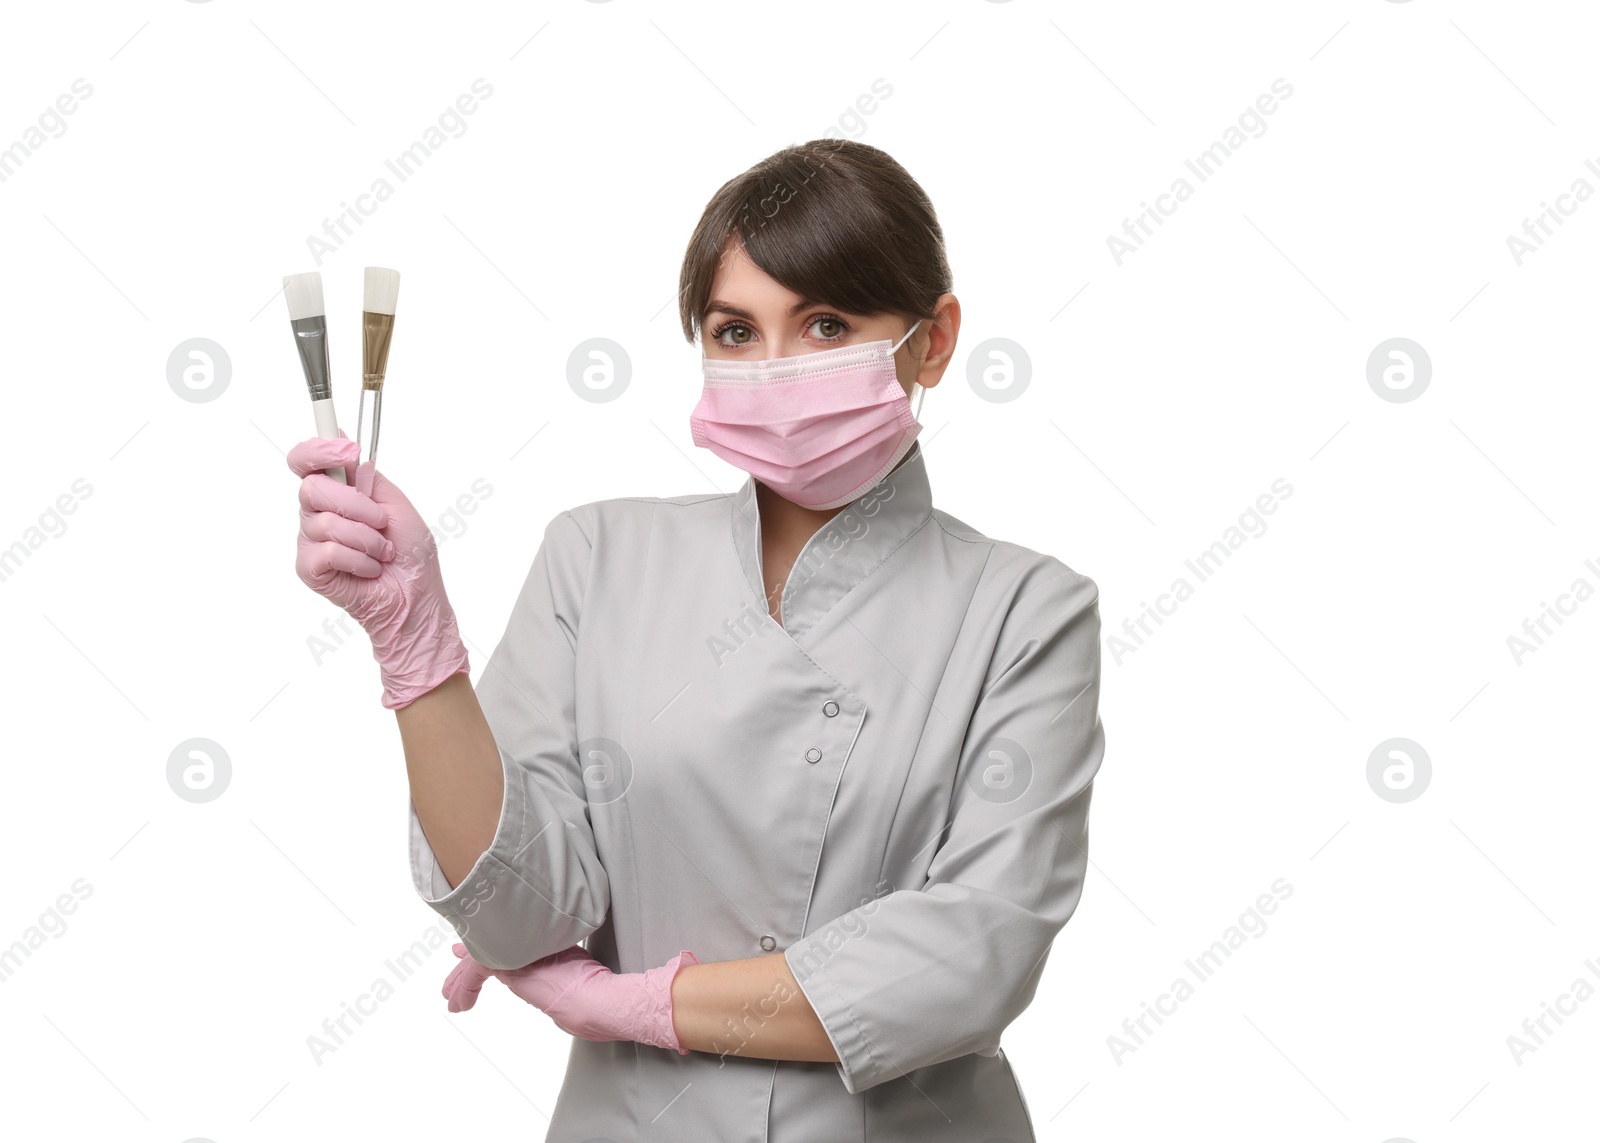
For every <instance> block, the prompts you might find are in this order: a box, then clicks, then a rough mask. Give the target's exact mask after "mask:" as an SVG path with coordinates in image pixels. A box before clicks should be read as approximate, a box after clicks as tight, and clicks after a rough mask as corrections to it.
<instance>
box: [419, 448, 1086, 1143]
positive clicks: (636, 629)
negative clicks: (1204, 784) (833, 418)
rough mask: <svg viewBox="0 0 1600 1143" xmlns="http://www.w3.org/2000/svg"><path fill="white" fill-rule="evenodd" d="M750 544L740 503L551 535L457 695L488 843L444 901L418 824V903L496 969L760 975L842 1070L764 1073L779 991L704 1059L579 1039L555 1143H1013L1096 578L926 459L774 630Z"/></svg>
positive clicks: (593, 517)
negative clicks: (673, 969)
mask: <svg viewBox="0 0 1600 1143" xmlns="http://www.w3.org/2000/svg"><path fill="white" fill-rule="evenodd" d="M760 548H761V530H760V524H759V520H758V513H757V503H756V496H755V482H754V479H753V478H751V479H747V480H746V481H745V483H744V485H743V486H742V487H741V488H740V489H739V491H738V492H736V493H733V494H731V495H727V494H713V495H701V496H677V497H623V498H619V499H613V500H603V501H598V502H594V503H589V504H583V505H580V506H578V507H575V508H572V509H570V510H568V511H565V512H562V513H561V514H559V515H558V516H556V517H555V518H554V519H553V520H551V521H550V522H549V524H548V525H547V526H546V528H545V531H544V538H543V542H542V544H541V546H540V548H539V550H538V553H537V555H536V556H535V557H534V560H533V565H532V568H531V570H530V571H529V573H528V577H527V580H526V582H525V583H524V585H523V587H522V589H521V592H520V594H519V595H518V598H517V601H516V604H515V607H514V610H513V612H512V615H511V619H510V623H509V625H508V627H507V629H506V633H505V636H504V638H503V639H502V640H501V642H500V644H499V646H498V647H497V648H496V650H495V652H494V655H493V656H492V657H491V659H490V660H489V662H488V664H487V666H486V667H485V669H484V670H483V672H482V677H481V679H480V680H479V682H478V683H477V688H476V689H477V694H478V699H479V701H480V703H481V704H482V706H483V710H484V713H485V714H486V716H487V717H488V721H489V726H490V728H491V729H492V730H493V732H494V737H495V741H496V742H497V743H498V745H499V748H500V753H501V758H502V762H503V764H504V767H505V799H504V803H503V807H502V810H501V815H500V821H499V825H498V828H497V830H496V832H495V836H494V841H493V843H492V844H491V846H490V848H489V849H488V850H487V851H486V852H485V853H484V854H483V855H482V856H481V857H480V858H479V860H478V862H477V864H476V865H474V866H473V868H472V870H471V872H470V873H469V874H468V875H467V876H466V878H465V879H464V880H463V881H462V882H461V884H460V885H458V886H456V887H455V888H453V889H452V888H451V886H450V884H449V882H448V881H447V880H446V879H445V877H444V875H443V874H442V872H441V871H440V869H439V866H438V863H437V861H436V860H435V858H434V854H433V850H432V849H431V847H430V846H429V844H428V841H427V839H426V837H425V836H424V835H423V832H422V827H421V824H420V823H419V822H418V820H417V816H416V811H415V807H412V810H411V813H410V846H411V868H412V876H413V879H414V882H415V885H416V889H417V892H418V893H419V894H420V895H421V897H422V899H423V900H424V901H426V902H427V903H428V904H429V905H430V906H432V907H433V908H434V909H435V910H437V911H438V912H439V913H440V914H441V915H442V916H444V917H445V918H446V919H448V920H449V921H450V922H451V924H452V925H453V926H454V927H455V929H456V930H457V932H459V933H460V935H461V939H462V941H463V942H464V943H465V944H466V946H467V948H468V949H469V950H470V951H471V953H472V955H473V956H474V957H476V958H477V959H478V960H479V961H481V962H482V963H483V964H485V965H487V966H489V967H492V968H517V967H520V966H522V965H525V964H528V963H530V962H532V961H534V960H537V959H539V958H540V957H544V956H548V955H549V954H551V953H554V952H556V951H558V950H560V949H563V948H566V947H567V946H569V945H572V944H574V943H577V942H583V941H586V942H587V947H588V949H589V952H590V953H591V955H593V956H595V957H596V958H598V959H599V960H601V961H602V962H604V963H605V964H606V965H607V966H608V967H610V968H611V969H612V970H614V971H616V972H642V971H644V970H645V969H648V968H654V967H656V966H658V965H661V964H663V963H665V962H666V961H667V960H669V959H670V958H671V957H672V956H674V955H675V954H676V953H677V952H678V950H679V949H689V950H691V951H692V952H694V954H695V955H696V956H697V957H698V958H699V959H700V960H701V961H702V962H710V961H723V960H735V959H740V958H744V957H758V956H764V955H768V954H771V953H774V952H781V953H782V955H783V956H784V957H786V958H787V961H788V964H789V967H790V968H791V969H792V970H793V972H794V975H795V978H796V979H797V980H798V981H799V983H800V986H801V990H802V991H803V992H804V994H805V999H806V1001H808V1002H809V1003H810V1005H811V1007H812V1008H813V1009H815V1011H816V1013H817V1016H818V1018H819V1019H820V1020H821V1022H822V1024H823V1026H824V1027H825V1028H826V1030H827V1033H828V1037H829V1039H830V1040H831V1041H832V1043H833V1046H834V1049H835V1050H836V1052H837V1053H838V1056H839V1060H838V1062H837V1063H833V1062H827V1063H812V1062H795V1061H780V1060H770V1059H762V1058H760V1055H759V1048H760V1044H761V1037H760V1025H761V1023H762V1017H763V1013H765V1014H766V1015H769V1016H770V1015H771V1014H772V1013H773V1012H775V1011H776V1010H777V1006H778V1005H781V1004H782V1003H784V1002H786V1001H787V1002H789V1003H795V1002H798V1000H797V998H796V997H794V996H793V994H792V993H791V994H790V995H789V996H788V997H785V996H784V995H783V994H782V993H781V991H779V992H774V994H773V995H771V996H770V997H765V998H763V999H762V1000H761V1002H760V1003H758V1004H756V1005H753V1006H751V1007H750V1008H749V1009H748V1010H747V1012H746V1013H745V1014H744V1015H743V1016H742V1017H741V1019H740V1020H739V1021H737V1022H736V1023H730V1025H729V1027H728V1035H727V1039H726V1043H725V1045H723V1049H722V1051H720V1052H715V1053H714V1052H690V1053H689V1054H687V1055H679V1054H678V1053H676V1052H673V1051H670V1050H667V1049H662V1048H654V1047H649V1046H645V1045H642V1044H635V1043H631V1042H610V1043H593V1042H590V1041H587V1040H581V1039H576V1038H574V1039H573V1040H572V1045H571V1053H570V1056H569V1060H568V1066H567V1072H566V1077H565V1082H564V1084H563V1086H562V1088H561V1094H560V1097H559V1101H558V1102H557V1104H556V1108H555V1112H554V1115H553V1117H552V1120H551V1124H550V1128H549V1133H548V1135H547V1136H546V1139H547V1140H550V1141H552V1143H584V1141H587V1140H594V1139H601V1140H610V1141H612V1143H631V1141H634V1140H665V1141H672V1143H819V1141H825V1143H852V1141H858V1140H859V1141H863V1143H865V1141H868V1140H871V1141H873V1143H889V1141H896V1143H898V1141H905V1143H941V1141H945V1140H948V1141H951V1143H955V1141H958V1140H959V1141H960V1143H980V1141H984V1140H991V1139H1000V1140H1009V1141H1012V1143H1026V1141H1029V1140H1033V1139H1034V1133H1033V1127H1032V1124H1031V1122H1030V1117H1029V1112H1028V1109H1027V1105H1026V1103H1025V1102H1024V1099H1023V1096H1022V1093H1021V1091H1020V1090H1019V1087H1018V1085H1017V1082H1016V1079H1015V1077H1014V1076H1013V1073H1012V1070H1011V1065H1010V1064H1009V1062H1008V1061H1007V1060H1006V1057H1005V1054H1004V1053H1003V1052H1002V1051H1001V1050H1000V1036H1001V1032H1002V1031H1003V1030H1004V1029H1005V1027H1006V1025H1007V1024H1009V1023H1010V1022H1011V1021H1012V1020H1013V1019H1015V1018H1016V1016H1017V1015H1018V1014H1019V1013H1021V1012H1022V1010H1023V1009H1024V1008H1025V1007H1027V1005H1028V1002H1029V1001H1030V1000H1031V999H1032V998H1033V995H1034V990H1035V988H1036V986H1037V985H1038V982H1039V977H1040V974H1041V973H1042V972H1043V971H1044V966H1045V960H1046V957H1047V954H1048V953H1049V951H1050V946H1051V942H1052V940H1053V938H1054V937H1055V935H1056V933H1057V932H1058V931H1059V930H1060V929H1061V927H1062V926H1063V925H1064V924H1066V922H1067V919H1068V918H1069V917H1070V916H1071V915H1072V912H1073V910H1074V908H1076V906H1077V903H1078V898H1079V896H1080V894H1081V892H1082V888H1083V880H1084V872H1085V868H1086V866H1087V863H1088V854H1087V852H1086V847H1087V843H1088V814H1089V799H1090V791H1091V788H1092V784H1093V781H1094V776H1095V772H1096V770H1097V769H1098V768H1099V765H1100V759H1101V756H1102V754H1103V751H1104V744H1105V738H1104V733H1103V731H1102V729H1101V723H1100V716H1099V709H1098V707H1099V701H1098V700H1099V690H1100V687H1099V680H1100V649H1099V647H1100V644H1099V631H1100V618H1099V607H1098V591H1097V589H1096V586H1095V583H1094V581H1093V580H1092V579H1090V578H1088V577H1087V576H1084V575H1081V574H1079V573H1078V572H1076V571H1074V570H1072V569H1071V568H1070V567H1068V566H1067V565H1066V564H1064V563H1062V562H1061V561H1060V560H1058V559H1055V558H1054V557H1051V556H1047V555H1041V554H1040V553H1038V552H1034V551H1030V550H1029V549H1027V548H1024V547H1021V546H1019V545H1017V544H1011V543H1005V542H1002V541H998V540H991V539H988V538H987V537H985V536H983V535H981V534H980V533H978V532H976V531H974V530H973V529H972V528H970V527H968V526H967V525H966V524H963V523H962V522H961V521H959V520H956V519H954V518H953V517H951V516H949V515H948V514H946V513H944V512H941V511H939V510H938V509H935V508H934V507H933V506H932V498H931V495H930V492H929V484H928V475H927V470H926V465H925V458H924V456H923V453H922V448H921V443H920V442H918V443H917V444H915V445H913V447H912V450H911V452H910V453H908V454H907V457H906V459H905V460H904V461H903V462H902V463H901V464H900V466H899V467H898V468H896V469H895V470H894V471H892V472H890V473H889V475H888V476H886V477H885V478H884V479H883V480H882V481H880V482H879V483H878V485H877V486H876V487H874V488H873V489H872V490H871V491H870V492H868V493H867V494H866V495H864V496H862V497H861V498H860V499H858V500H856V501H854V502H853V503H851V504H849V505H847V506H845V507H844V508H841V509H839V511H838V512H837V513H836V514H835V515H834V516H833V517H832V519H830V520H829V521H828V522H827V523H826V524H824V525H823V526H822V527H821V528H820V529H819V530H818V531H817V532H816V534H815V535H813V536H812V537H811V539H810V540H809V541H808V542H807V544H806V546H805V548H804V549H803V550H802V552H801V555H800V557H799V559H798V560H797V561H796V563H795V565H794V568H793V570H792V571H791V572H790V573H789V577H788V583H787V585H786V587H785V588H784V594H783V606H782V624H781V625H780V624H779V623H778V621H777V620H775V619H773V618H772V616H771V615H770V614H769V613H768V611H767V609H766V607H765V606H764V603H763V600H764V599H765V591H764V590H763V582H764V581H763V577H762V572H761V550H760ZM529 1015H530V1017H531V1018H533V1019H537V1020H539V1021H540V1023H539V1024H537V1025H530V1027H535V1028H537V1031H536V1032H534V1033H533V1034H537V1035H552V1034H555V1035H559V1034H561V1033H560V1032H559V1031H558V1030H556V1029H555V1028H554V1025H553V1024H551V1023H549V1022H548V1021H547V1020H546V1018H544V1017H542V1016H539V1015H538V1014H537V1013H533V1012H530V1014H529ZM741 1046H745V1047H746V1048H747V1049H748V1050H747V1051H744V1052H741V1051H740V1048H741Z"/></svg>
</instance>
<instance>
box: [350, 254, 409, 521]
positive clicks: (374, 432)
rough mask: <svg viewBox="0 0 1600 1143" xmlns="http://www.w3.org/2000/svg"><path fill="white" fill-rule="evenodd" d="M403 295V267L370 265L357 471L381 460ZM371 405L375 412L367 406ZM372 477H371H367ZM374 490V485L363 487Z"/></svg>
mask: <svg viewBox="0 0 1600 1143" xmlns="http://www.w3.org/2000/svg"><path fill="white" fill-rule="evenodd" d="M399 297H400V271H398V270H386V269H384V268H383V267H382V266H368V267H367V271H366V282H365V284H364V296H363V301H362V305H361V412H360V414H359V415H358V419H357V420H356V440H357V441H358V442H359V443H360V449H361V453H360V459H359V460H358V461H357V471H358V473H360V472H361V471H362V470H363V466H364V471H365V472H368V473H370V472H372V471H374V470H375V469H376V468H377V463H378V424H379V422H380V421H381V420H382V418H383V379H384V376H385V375H386V374H387V372H388V369H389V339H390V338H391V337H392V336H393V335H394V307H395V302H396V301H397V300H399ZM368 405H371V406H372V410H371V415H370V416H369V415H368V411H367V406H368ZM366 479H367V480H369V481H370V479H371V478H370V477H367V478H366ZM361 491H363V492H370V491H371V490H370V488H362V489H361Z"/></svg>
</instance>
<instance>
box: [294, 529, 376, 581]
mask: <svg viewBox="0 0 1600 1143" xmlns="http://www.w3.org/2000/svg"><path fill="white" fill-rule="evenodd" d="M294 570H295V572H296V574H298V575H299V576H300V578H301V579H302V580H303V581H304V582H306V583H308V584H310V585H311V586H312V587H316V586H317V585H319V584H326V583H328V582H329V581H330V580H332V579H333V578H334V576H335V573H337V572H349V573H350V574H351V575H353V576H359V577H360V578H362V579H376V578H377V577H378V576H380V575H382V574H383V565H382V564H380V563H379V562H378V561H377V560H375V559H373V558H372V557H371V556H369V555H367V553H365V552H358V551H356V549H354V548H347V547H345V546H344V545H343V544H341V543H338V542H337V541H335V540H323V541H322V542H321V543H305V544H301V545H300V546H299V549H298V550H297V551H296V553H295V557H294Z"/></svg>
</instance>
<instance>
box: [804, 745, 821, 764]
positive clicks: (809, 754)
mask: <svg viewBox="0 0 1600 1143" xmlns="http://www.w3.org/2000/svg"><path fill="white" fill-rule="evenodd" d="M806 761H807V762H821V761H822V751H820V750H818V749H817V748H816V747H815V746H813V747H812V748H811V749H810V750H807V751H806Z"/></svg>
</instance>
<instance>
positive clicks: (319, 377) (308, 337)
mask: <svg viewBox="0 0 1600 1143" xmlns="http://www.w3.org/2000/svg"><path fill="white" fill-rule="evenodd" d="M289 328H290V329H292V330H294V345H295V348H296V349H298V350H299V351H300V368H301V369H303V370H305V375H306V388H308V389H310V390H311V399H312V400H313V401H325V400H328V399H329V398H331V397H332V396H333V382H332V380H331V378H330V374H331V372H332V370H330V369H329V368H328V319H327V316H326V315H324V314H317V315H316V316H315V317H306V318H294V319H292V320H291V321H290V322H289Z"/></svg>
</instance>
